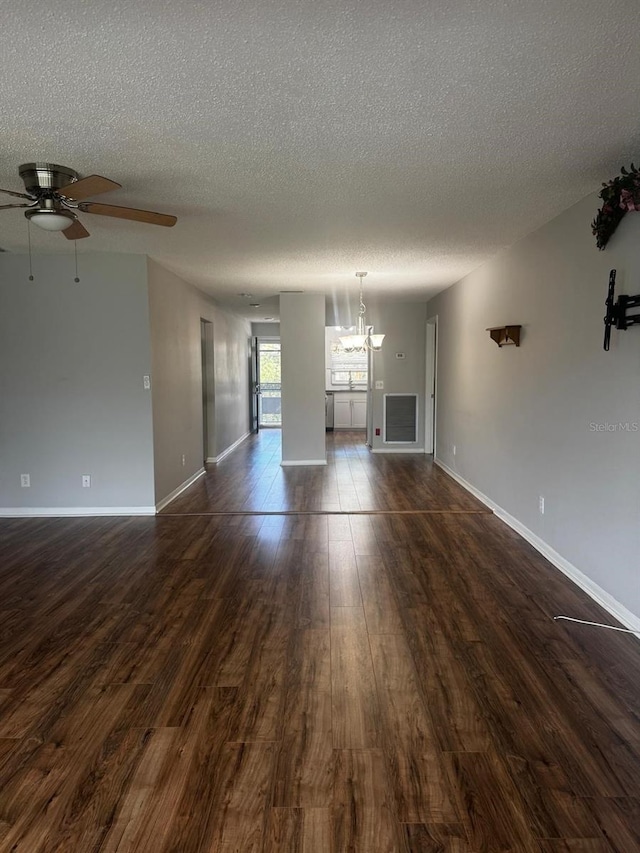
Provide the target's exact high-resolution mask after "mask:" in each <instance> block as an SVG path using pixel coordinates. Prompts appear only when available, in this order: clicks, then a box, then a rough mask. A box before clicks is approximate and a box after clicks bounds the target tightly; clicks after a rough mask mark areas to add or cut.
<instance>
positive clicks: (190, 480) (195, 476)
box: [155, 468, 206, 512]
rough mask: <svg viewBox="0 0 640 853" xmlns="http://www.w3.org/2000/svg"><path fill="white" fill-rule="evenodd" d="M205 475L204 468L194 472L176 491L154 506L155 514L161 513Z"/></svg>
mask: <svg viewBox="0 0 640 853" xmlns="http://www.w3.org/2000/svg"><path fill="white" fill-rule="evenodd" d="M205 473H206V472H205V470H204V468H200V469H199V470H198V471H196V473H195V474H192V475H191V477H189V478H188V479H187V480H185V481H184V483H181V484H180V485H179V486H178V488H177V489H174V490H173V491H172V492H170V493H169V494H168V495H167V496H166V498H162V500H161V501H158V503H157V504H156V506H155V512H161V511H162V510H163V509H164V508H165V507H166V506H168V505H169V504H170V503H171V501H174V500H175V499H176V498H177V497H178V495H181V494H182V492H184V490H185V489H188V488H189V486H191V485H192V484H193V483H195V481H196V480H198V479H199V478H200V477H202V475H203V474H205Z"/></svg>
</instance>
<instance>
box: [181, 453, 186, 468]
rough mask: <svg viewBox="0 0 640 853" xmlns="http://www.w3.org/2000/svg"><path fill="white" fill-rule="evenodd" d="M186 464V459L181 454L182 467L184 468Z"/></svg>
mask: <svg viewBox="0 0 640 853" xmlns="http://www.w3.org/2000/svg"><path fill="white" fill-rule="evenodd" d="M186 464H187V457H186V456H185V455H184V453H183V454H182V467H184V466H185V465H186Z"/></svg>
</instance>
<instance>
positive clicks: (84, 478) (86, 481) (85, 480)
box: [82, 474, 91, 489]
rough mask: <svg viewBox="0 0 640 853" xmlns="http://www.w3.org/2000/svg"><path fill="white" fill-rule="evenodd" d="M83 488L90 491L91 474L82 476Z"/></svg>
mask: <svg viewBox="0 0 640 853" xmlns="http://www.w3.org/2000/svg"><path fill="white" fill-rule="evenodd" d="M82 488H83V489H90V488H91V474H83V475H82Z"/></svg>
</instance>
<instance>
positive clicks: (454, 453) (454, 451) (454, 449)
mask: <svg viewBox="0 0 640 853" xmlns="http://www.w3.org/2000/svg"><path fill="white" fill-rule="evenodd" d="M453 455H454V456H455V455H456V446H455V444H454V445H453Z"/></svg>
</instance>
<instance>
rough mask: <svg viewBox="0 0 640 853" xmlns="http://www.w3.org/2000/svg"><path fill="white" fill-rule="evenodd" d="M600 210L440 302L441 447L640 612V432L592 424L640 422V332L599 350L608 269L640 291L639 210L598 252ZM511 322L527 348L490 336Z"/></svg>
mask: <svg viewBox="0 0 640 853" xmlns="http://www.w3.org/2000/svg"><path fill="white" fill-rule="evenodd" d="M597 207H598V199H597V197H596V196H595V195H593V196H589V197H588V198H586V199H584V200H583V201H581V202H580V203H578V204H577V205H575V206H574V207H572V208H570V209H569V210H567V211H566V212H565V213H563V214H562V215H561V216H559V217H557V218H556V219H554V220H553V221H552V222H550V223H548V224H547V225H545V226H544V227H543V228H541V229H539V230H538V231H536V232H535V233H533V234H531V235H529V236H528V237H526V238H525V239H524V240H522V241H520V242H519V243H518V244H516V245H515V246H513V247H512V248H510V249H508V250H507V251H504V252H503V253H501V254H500V255H499V256H498V257H496V258H494V259H493V260H492V261H490V262H489V263H487V264H485V265H484V266H482V267H481V268H480V269H478V270H476V271H475V272H473V273H472V274H471V275H469V276H467V277H466V278H465V279H463V280H462V281H460V282H458V283H457V284H456V285H454V286H453V287H451V288H449V289H448V290H446V291H444V292H443V293H441V294H439V295H438V296H437V297H436V298H435V299H433V300H431V301H430V302H429V305H428V313H429V316H434V315H437V316H438V422H437V455H438V457H439V458H440V459H441V460H442V461H443V462H444V463H445V464H446V465H448V466H449V467H450V468H452V469H453V470H455V471H456V472H457V473H458V474H459V475H460V476H462V477H463V478H464V479H465V480H467V481H468V482H469V483H471V484H472V485H473V486H475V487H476V488H477V489H479V490H480V491H481V492H483V493H484V494H485V495H487V496H488V497H489V498H491V500H493V501H495V503H497V504H498V505H499V506H500V507H502V508H503V509H505V510H506V511H507V512H508V513H510V514H511V515H512V516H515V518H516V519H517V520H518V521H519V522H521V523H522V524H523V525H525V527H526V528H528V529H529V530H530V531H532V532H533V533H534V534H535V535H537V536H539V537H540V538H541V539H542V540H544V542H546V543H547V544H548V545H550V546H551V547H552V548H553V549H555V550H556V551H557V552H559V554H560V555H561V556H562V557H564V559H566V560H568V561H569V562H570V563H571V564H573V565H574V566H575V567H577V568H578V569H579V570H580V571H581V572H583V573H584V574H585V575H587V576H588V578H590V579H591V580H592V581H594V582H595V583H596V584H598V585H599V586H600V587H601V588H602V589H604V590H605V591H606V592H608V593H609V594H610V595H612V596H613V597H614V598H615V599H617V601H619V602H621V603H622V604H623V605H624V606H625V607H626V608H628V609H629V610H630V611H632V613H634V614H636V615H640V580H639V577H638V565H639V559H640V557H639V555H640V523H639V521H640V431H628V432H627V431H619V430H618V429H616V430H615V431H610V430H608V429H604V430H603V431H596V428H595V427H594V425H599V424H603V425H604V424H613V425H617V424H618V423H623V424H629V425H630V430H634V429H637V428H638V427H637V426H636V427H634V426H633V425H638V424H640V394H639V393H638V386H639V383H640V329H633V328H632V329H629V330H628V331H626V332H616V331H615V330H614V331H613V332H612V343H611V350H610V352H608V353H605V352H604V351H603V349H602V337H603V323H602V318H603V315H604V299H605V295H606V288H607V281H608V275H609V269H610V268H612V267H615V268H617V270H618V282H619V287H618V292H625V293H628V294H632V293H638V292H640V214H638V215H636V214H633V213H632V214H628V215H627V216H626V217H625V219H624V220H623V222H622V224H621V225H620V227H619V229H618V231H617V232H616V234H615V236H614V237H613V239H612V240H611V242H610V243H609V245H608V247H607V249H606V250H605V251H604V252H598V251H597V249H596V246H595V239H594V237H593V236H592V235H591V229H590V222H591V220H592V218H593V216H594V214H595V212H596V210H597ZM502 323H520V324H522V325H523V330H522V343H521V346H520V348H515V347H513V346H511V347H503V348H502V349H499V348H498V347H497V346H496V344H495V343H494V342H493V341H492V340H490V338H489V333H488V332H486V331H485V327H487V326H497V325H499V324H502ZM454 444H455V445H456V450H457V453H456V455H455V456H454V455H453V445H454ZM540 495H542V496H544V498H545V514H544V515H540V513H539V510H538V499H539V496H540Z"/></svg>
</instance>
